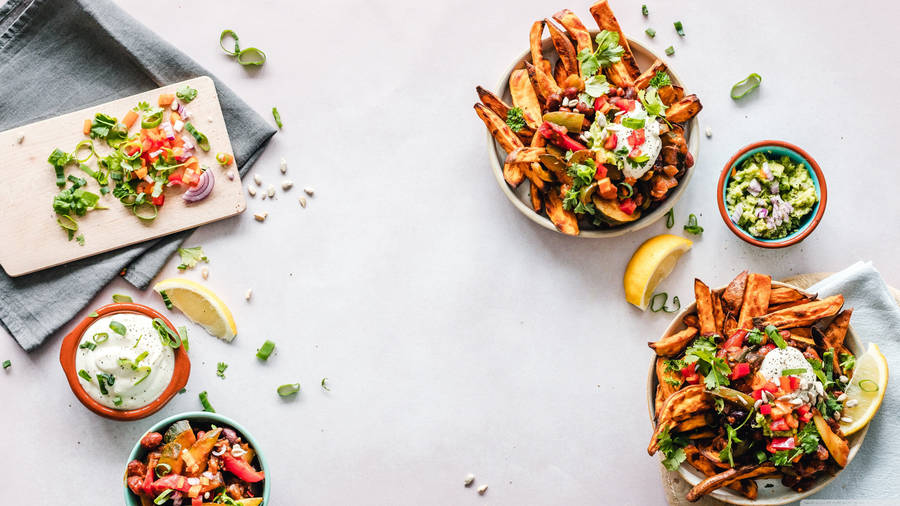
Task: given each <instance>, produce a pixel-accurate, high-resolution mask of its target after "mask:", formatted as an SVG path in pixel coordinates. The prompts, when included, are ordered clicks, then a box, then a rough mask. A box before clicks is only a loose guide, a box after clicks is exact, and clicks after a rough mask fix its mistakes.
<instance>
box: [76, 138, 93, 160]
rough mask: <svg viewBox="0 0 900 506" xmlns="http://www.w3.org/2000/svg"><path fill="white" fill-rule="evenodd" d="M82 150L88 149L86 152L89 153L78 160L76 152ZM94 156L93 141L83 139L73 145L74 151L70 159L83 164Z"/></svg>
mask: <svg viewBox="0 0 900 506" xmlns="http://www.w3.org/2000/svg"><path fill="white" fill-rule="evenodd" d="M82 148H87V149H88V151H89V152H88V155H87V156H86V157H84V158H78V151H79V150H81V149H82ZM95 154H96V152H95V151H94V141H92V140H90V139H85V140H83V141H81V142H79V143H78V144H76V145H75V151H72V158H74V159H75V161H76V162H78V163H84V162H86V161H88V160H90V159H91V157H92V156H94V155H95Z"/></svg>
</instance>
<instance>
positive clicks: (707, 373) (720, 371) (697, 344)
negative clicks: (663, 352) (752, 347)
mask: <svg viewBox="0 0 900 506" xmlns="http://www.w3.org/2000/svg"><path fill="white" fill-rule="evenodd" d="M684 361H685V363H688V364H692V363H696V364H697V366H696V370H697V372H698V373H699V374H701V375H702V376H703V377H704V383H705V384H706V388H707V389H709V390H713V389H715V388H718V387H720V386H727V385H729V384H730V383H729V381H728V375H729V374H731V368H730V367H728V363H727V362H725V359H724V358H721V357H717V356H716V342H715V336H709V337H698V338H697V339H695V340H694V342H693V343H691V346H690V347H688V349H687V350H686V351H685V355H684Z"/></svg>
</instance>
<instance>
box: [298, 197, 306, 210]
mask: <svg viewBox="0 0 900 506" xmlns="http://www.w3.org/2000/svg"><path fill="white" fill-rule="evenodd" d="M298 200H299V201H300V207H302V208H304V209H305V208H306V197H300V198H299V199H298Z"/></svg>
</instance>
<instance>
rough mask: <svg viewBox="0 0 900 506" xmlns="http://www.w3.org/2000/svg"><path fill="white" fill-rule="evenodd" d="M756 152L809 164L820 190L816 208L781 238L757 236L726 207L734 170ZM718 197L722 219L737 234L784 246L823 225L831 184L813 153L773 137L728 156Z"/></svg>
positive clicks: (759, 243)
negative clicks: (732, 215) (726, 195)
mask: <svg viewBox="0 0 900 506" xmlns="http://www.w3.org/2000/svg"><path fill="white" fill-rule="evenodd" d="M756 153H765V154H766V155H769V156H778V157H781V156H787V157H788V158H790V159H791V160H793V161H794V162H796V163H800V164H802V165H803V166H804V167H806V170H807V172H809V177H810V178H811V179H812V181H813V185H814V186H815V189H816V194H817V195H818V196H819V201H818V202H817V203H816V205H815V206H814V207H813V208H812V211H810V212H809V214H807V215H806V216H805V217H804V218H803V221H802V222H801V223H800V226H799V227H798V228H797V229H796V230H794V231H793V232H791V233H790V234H789V235H788V236H786V237H782V238H780V239H763V238H760V237H754V236H753V235H751V234H750V232H748V231H746V230H744V229H743V228H741V227H739V226H738V225H737V223H734V222H733V221H731V216H729V214H728V209H727V208H726V207H725V192H726V191H727V189H728V183H729V182H730V181H731V175H732V173H733V172H734V170H735V169H736V168H737V167H739V166H740V165H741V164H742V163H744V160H746V159H747V158H750V157H751V156H753V155H754V154H756ZM716 199H717V201H718V204H719V214H721V215H722V220H723V221H724V222H725V225H726V226H727V227H728V228H729V229H731V231H732V232H734V235H736V236H738V237H739V238H741V239H742V240H744V241H746V242H748V243H750V244H752V245H754V246H759V247H760V248H784V247H787V246H791V245H794V244H797V243H798V242H800V241H802V240H803V239H806V237H807V236H808V235H809V234H811V233H812V231H813V230H815V228H816V227H817V226H818V225H819V222H820V221H822V215H823V214H825V204H826V203H827V201H828V187H827V186H826V185H825V176H824V175H823V174H822V169H821V168H820V167H819V164H818V163H817V162H816V160H815V159H814V158H813V157H811V156H810V155H809V153H807V152H806V151H803V150H802V149H800V148H799V147H797V146H795V145H793V144H791V143H789V142H784V141H772V140H769V141H759V142H754V143H753V144H750V145H749V146H745V147H743V148H742V149H741V150H740V151H738V152H737V153H735V154H734V156H732V157H731V159H730V160H728V163H726V164H725V167H724V168H723V169H722V174H721V175H720V176H719V185H718V189H717V190H716Z"/></svg>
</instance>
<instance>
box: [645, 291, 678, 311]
mask: <svg viewBox="0 0 900 506" xmlns="http://www.w3.org/2000/svg"><path fill="white" fill-rule="evenodd" d="M668 299H669V294H668V293H666V292H659V293H656V294H653V297H650V311H652V312H654V313H658V312H660V311H662V312H664V313H674V312H676V311H678V310H679V309H681V300H680V299H679V298H678V296H677V295H676V296H674V297H672V304H674V305H675V307H674V308H672V309H669V308H667V307H666V304H667V302H668Z"/></svg>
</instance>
